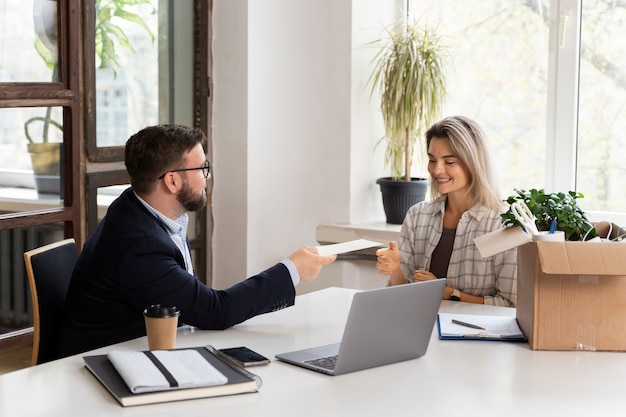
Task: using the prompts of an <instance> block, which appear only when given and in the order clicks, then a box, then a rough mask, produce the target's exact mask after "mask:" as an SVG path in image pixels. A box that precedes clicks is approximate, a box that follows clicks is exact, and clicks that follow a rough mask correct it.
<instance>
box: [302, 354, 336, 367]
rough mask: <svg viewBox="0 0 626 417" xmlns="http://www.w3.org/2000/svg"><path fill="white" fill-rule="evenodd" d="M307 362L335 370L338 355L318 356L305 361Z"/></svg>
mask: <svg viewBox="0 0 626 417" xmlns="http://www.w3.org/2000/svg"><path fill="white" fill-rule="evenodd" d="M305 363H308V364H310V365H313V366H319V367H320V368H324V369H330V370H333V369H335V364H336V363H337V355H334V356H327V357H325V358H317V359H313V360H310V361H305Z"/></svg>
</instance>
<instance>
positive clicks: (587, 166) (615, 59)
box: [576, 0, 626, 211]
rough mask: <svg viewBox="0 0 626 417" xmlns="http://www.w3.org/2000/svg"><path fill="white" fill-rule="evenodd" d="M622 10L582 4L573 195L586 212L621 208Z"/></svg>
mask: <svg viewBox="0 0 626 417" xmlns="http://www.w3.org/2000/svg"><path fill="white" fill-rule="evenodd" d="M624 33H626V7H625V6H624V5H618V4H615V3H614V2H606V1H595V0H594V1H587V0H585V1H583V9H582V34H581V50H582V58H581V63H580V91H579V94H580V95H579V114H578V162H577V168H578V169H577V178H576V181H577V189H578V190H579V191H580V192H582V193H583V194H584V195H585V198H584V200H581V204H582V205H584V207H585V208H587V209H593V210H607V211H624V207H626V194H625V193H624V190H626V162H624V152H623V151H624V149H626V139H625V137H624V132H626V76H625V74H626V53H625V52H626V38H625V37H624V36H623V35H624Z"/></svg>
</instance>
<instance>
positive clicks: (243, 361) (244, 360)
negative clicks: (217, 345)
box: [219, 346, 270, 366]
mask: <svg viewBox="0 0 626 417" xmlns="http://www.w3.org/2000/svg"><path fill="white" fill-rule="evenodd" d="M219 351H220V352H222V353H223V354H225V355H228V356H229V357H230V358H231V359H233V360H234V361H235V362H236V363H237V364H239V365H241V366H260V365H267V364H268V363H270V360H269V359H268V358H266V357H265V356H263V355H261V354H259V353H256V352H255V351H253V350H252V349H249V348H247V347H244V346H240V347H234V348H226V349H219Z"/></svg>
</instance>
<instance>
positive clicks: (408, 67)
mask: <svg viewBox="0 0 626 417" xmlns="http://www.w3.org/2000/svg"><path fill="white" fill-rule="evenodd" d="M386 33H387V38H388V39H386V40H382V39H381V40H378V41H375V42H373V45H375V46H379V47H380V50H379V51H378V53H377V54H376V55H375V56H374V59H373V61H372V62H373V64H374V70H373V72H372V74H371V76H370V78H369V80H368V84H369V85H370V86H371V96H374V95H375V93H377V92H379V93H380V110H381V113H382V116H383V123H384V126H385V135H384V137H383V138H381V139H380V141H379V142H378V143H379V144H380V143H382V142H384V143H385V145H386V149H385V168H386V169H389V170H391V176H390V177H384V178H379V179H378V180H377V181H376V182H377V183H378V184H379V185H380V187H381V192H382V194H383V206H384V209H385V215H386V217H387V222H388V223H394V224H401V223H402V222H403V221H404V216H405V215H406V212H407V210H408V209H409V207H411V206H412V205H414V204H416V203H418V202H419V201H422V200H424V198H425V194H426V190H427V188H428V184H429V181H428V180H427V179H425V178H413V177H412V176H411V168H412V163H413V157H414V154H415V147H416V144H417V143H418V142H421V141H420V138H421V137H422V136H423V134H424V132H425V130H426V129H428V127H429V126H430V125H431V124H432V123H433V122H435V121H436V119H437V118H438V117H439V114H440V112H441V108H442V106H443V103H444V100H445V97H446V82H445V63H446V60H447V58H448V56H447V53H446V47H445V46H444V45H443V43H442V41H441V38H440V36H439V35H438V33H437V30H436V28H431V27H427V26H422V25H421V24H419V22H415V23H412V24H409V23H408V22H401V23H398V24H397V25H395V26H393V27H391V28H390V29H387V30H386Z"/></svg>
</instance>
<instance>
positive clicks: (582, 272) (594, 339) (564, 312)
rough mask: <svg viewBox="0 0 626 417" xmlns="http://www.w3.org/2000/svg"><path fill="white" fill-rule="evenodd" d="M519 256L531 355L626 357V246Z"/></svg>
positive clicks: (558, 246)
mask: <svg viewBox="0 0 626 417" xmlns="http://www.w3.org/2000/svg"><path fill="white" fill-rule="evenodd" d="M618 228H619V227H618ZM614 229H615V228H614ZM615 230H618V229H615ZM625 242H626V240H625ZM517 250H518V252H517V254H518V255H517V256H518V258H517V291H518V293H517V320H518V322H519V324H520V327H521V328H522V330H523V331H524V334H525V335H526V336H527V337H528V343H529V344H530V347H531V349H539V350H602V351H626V243H615V242H531V243H526V244H524V245H522V246H519V247H518V249H517Z"/></svg>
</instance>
